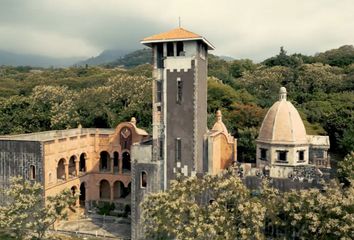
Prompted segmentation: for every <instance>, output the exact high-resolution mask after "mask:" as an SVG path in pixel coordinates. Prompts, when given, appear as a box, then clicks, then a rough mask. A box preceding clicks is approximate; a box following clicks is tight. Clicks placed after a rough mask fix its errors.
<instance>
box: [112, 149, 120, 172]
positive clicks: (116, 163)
mask: <svg viewBox="0 0 354 240" xmlns="http://www.w3.org/2000/svg"><path fill="white" fill-rule="evenodd" d="M113 167H114V169H115V170H117V171H118V168H119V153H118V152H114V153H113Z"/></svg>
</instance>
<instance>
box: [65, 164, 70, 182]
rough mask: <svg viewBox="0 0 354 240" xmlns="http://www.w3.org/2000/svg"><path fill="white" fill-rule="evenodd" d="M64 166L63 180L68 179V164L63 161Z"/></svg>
mask: <svg viewBox="0 0 354 240" xmlns="http://www.w3.org/2000/svg"><path fill="white" fill-rule="evenodd" d="M64 167H65V180H68V179H69V164H68V163H64Z"/></svg>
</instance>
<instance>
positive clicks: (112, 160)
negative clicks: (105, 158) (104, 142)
mask: <svg viewBox="0 0 354 240" xmlns="http://www.w3.org/2000/svg"><path fill="white" fill-rule="evenodd" d="M109 161H110V165H111V173H112V174H114V167H113V166H114V165H113V162H114V157H113V158H112V157H111V156H109Z"/></svg>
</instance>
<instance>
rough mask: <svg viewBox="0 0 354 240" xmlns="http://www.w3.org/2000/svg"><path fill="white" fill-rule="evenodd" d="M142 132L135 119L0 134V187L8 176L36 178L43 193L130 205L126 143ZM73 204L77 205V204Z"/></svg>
mask: <svg viewBox="0 0 354 240" xmlns="http://www.w3.org/2000/svg"><path fill="white" fill-rule="evenodd" d="M147 138H148V134H147V133H146V132H145V131H144V130H142V129H140V128H138V127H137V126H136V120H135V118H132V120H131V121H130V122H123V123H121V124H119V125H118V126H117V127H116V128H115V129H90V128H81V127H80V126H79V127H78V128H77V129H69V130H59V131H46V132H38V133H30V134H21V135H8V136H1V137H0V174H1V182H0V184H1V185H2V186H1V187H4V186H6V185H7V184H8V182H9V178H10V177H11V176H18V175H20V176H23V177H24V178H26V179H29V180H34V181H38V182H41V183H42V184H43V188H44V195H45V196H51V195H55V194H57V193H59V192H60V191H62V190H63V189H67V188H68V189H71V190H72V192H79V193H80V198H79V200H80V205H81V206H86V207H90V206H91V205H92V203H93V202H98V201H103V202H114V203H117V204H118V205H119V204H130V192H131V157H130V155H131V152H130V151H131V146H132V144H134V143H137V142H141V141H144V140H145V139H147ZM78 204H79V203H78Z"/></svg>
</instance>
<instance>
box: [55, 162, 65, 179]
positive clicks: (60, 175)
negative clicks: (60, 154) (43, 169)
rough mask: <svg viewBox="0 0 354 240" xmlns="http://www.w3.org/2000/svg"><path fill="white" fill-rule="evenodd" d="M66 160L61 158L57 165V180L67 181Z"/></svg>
mask: <svg viewBox="0 0 354 240" xmlns="http://www.w3.org/2000/svg"><path fill="white" fill-rule="evenodd" d="M65 164H66V160H65V158H61V159H60V160H59V162H58V165H57V180H66V176H65Z"/></svg>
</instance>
